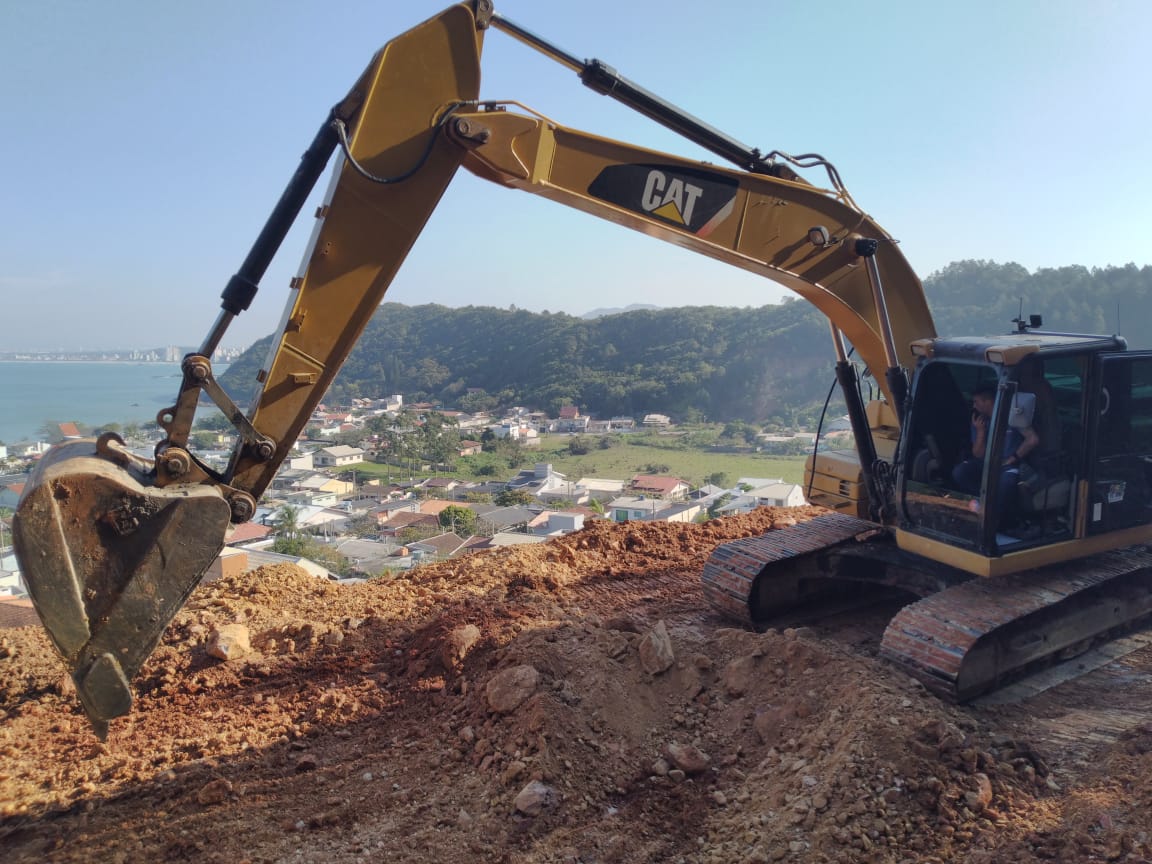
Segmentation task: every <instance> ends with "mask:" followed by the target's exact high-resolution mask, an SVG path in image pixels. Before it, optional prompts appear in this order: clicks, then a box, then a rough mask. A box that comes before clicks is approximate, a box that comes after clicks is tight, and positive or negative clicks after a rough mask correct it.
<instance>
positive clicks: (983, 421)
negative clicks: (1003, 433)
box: [972, 414, 988, 433]
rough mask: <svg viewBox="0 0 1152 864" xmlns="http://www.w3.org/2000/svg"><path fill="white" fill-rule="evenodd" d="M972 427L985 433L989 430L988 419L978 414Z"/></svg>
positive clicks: (973, 420) (973, 419)
mask: <svg viewBox="0 0 1152 864" xmlns="http://www.w3.org/2000/svg"><path fill="white" fill-rule="evenodd" d="M972 425H973V426H975V427H976V431H977V432H980V433H983V432H984V431H985V430H986V429H987V428H988V418H987V417H985V416H984V415H983V414H977V415H976V416H975V417H973V418H972Z"/></svg>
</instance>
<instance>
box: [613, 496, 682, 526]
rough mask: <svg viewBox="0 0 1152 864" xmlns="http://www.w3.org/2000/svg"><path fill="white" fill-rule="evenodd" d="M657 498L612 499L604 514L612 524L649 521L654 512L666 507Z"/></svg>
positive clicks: (630, 497) (664, 503) (626, 497)
mask: <svg viewBox="0 0 1152 864" xmlns="http://www.w3.org/2000/svg"><path fill="white" fill-rule="evenodd" d="M667 506H668V505H667V503H666V502H664V501H661V500H660V499H659V498H647V497H639V498H637V497H632V496H628V495H625V496H623V497H621V498H613V499H612V500H611V501H610V502H609V503H608V506H607V507H606V508H605V514H606V515H607V516H608V518H609V519H611V520H612V521H613V522H634V521H639V520H643V519H651V518H652V516H653V514H655V513H656V511H658V510H660V509H662V508H664V507H667Z"/></svg>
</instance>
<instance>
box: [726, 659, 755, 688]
mask: <svg viewBox="0 0 1152 864" xmlns="http://www.w3.org/2000/svg"><path fill="white" fill-rule="evenodd" d="M755 675H756V658H755V657H753V656H751V655H748V656H746V657H738V658H737V659H735V660H733V661H732V662H731V663H729V664H728V665H727V666H725V667H724V672H723V673H722V674H721V676H720V680H721V681H722V682H723V684H724V688H725V689H726V690H727V691H728V695H729V696H743V695H744V694H745V693H747V692H748V691H749V690H750V689H751V687H752V683H753V681H754V680H755Z"/></svg>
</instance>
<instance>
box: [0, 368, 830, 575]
mask: <svg viewBox="0 0 1152 864" xmlns="http://www.w3.org/2000/svg"><path fill="white" fill-rule="evenodd" d="M139 353H140V354H146V353H147V352H139ZM110 359H111V358H110ZM125 359H128V358H125ZM729 425H730V426H732V428H731V429H728V428H724V429H719V428H718V429H716V430H714V433H713V434H714V435H715V436H716V441H715V442H714V443H716V444H718V445H723V446H722V449H723V448H735V447H737V446H739V447H740V448H741V449H746V450H747V451H748V452H760V451H761V450H763V449H764V448H766V447H769V446H770V445H773V444H776V445H779V444H783V443H786V444H788V445H789V446H791V447H800V448H803V449H807V448H808V447H810V446H811V443H812V439H813V438H814V437H815V436H814V435H813V434H811V433H798V434H795V435H791V436H787V437H788V440H787V441H786V442H784V441H782V440H776V439H779V438H780V437H781V436H771V435H767V434H766V433H763V432H761V431H760V430H758V429H756V428H754V427H749V426H747V425H746V424H729ZM226 426H227V424H226V422H225V423H224V425H223V426H221V425H220V424H216V423H212V424H208V425H204V424H201V425H198V428H197V430H196V431H194V432H193V433H192V440H191V441H190V443H191V444H192V446H193V447H194V449H195V450H196V451H197V454H198V456H199V458H200V459H202V460H203V462H204V464H206V465H208V466H209V467H211V468H213V469H215V470H224V469H225V467H226V465H227V464H228V461H229V458H230V456H231V446H230V445H231V435H230V434H229V433H230V430H229V429H227V428H225V427H226ZM94 431H95V430H87V429H82V428H80V427H79V426H78V425H77V424H76V423H72V422H66V423H61V424H60V425H59V429H58V430H55V434H54V435H53V436H52V437H53V439H54V440H58V441H60V440H67V439H72V438H79V437H82V436H84V435H85V434H91V433H92V432H94ZM116 431H117V432H118V433H123V436H124V438H125V439H127V441H128V444H129V446H131V447H133V448H134V449H136V451H137V452H138V453H139V454H140V455H141V457H142V458H147V457H148V456H149V455H150V454H151V452H152V445H151V442H150V441H149V440H147V439H148V437H149V434H148V433H149V432H153V433H154V432H155V431H157V430H150V429H147V428H142V427H131V428H128V427H124V428H120V427H117V430H116ZM684 434H686V433H684V432H683V431H679V430H677V429H676V428H675V425H674V424H673V422H672V419H671V418H670V417H668V416H666V415H663V414H647V415H643V416H642V417H637V418H632V417H611V418H608V419H595V418H593V417H590V416H588V415H586V414H583V413H582V412H581V411H580V410H579V409H578V408H577V407H576V406H573V405H569V406H565V407H564V408H562V409H561V410H560V412H559V416H557V417H550V416H548V415H546V414H544V413H542V412H537V411H530V410H528V409H526V408H522V407H521V408H511V409H508V410H506V411H504V412H500V413H495V414H490V413H487V412H477V413H465V412H461V411H452V410H444V409H443V408H440V407H439V406H435V405H432V404H429V403H423V402H417V403H409V402H405V400H404V397H403V396H401V395H393V396H389V397H383V398H358V399H353V400H351V402H350V404H347V405H343V406H335V405H320V406H318V408H317V409H316V410H315V412H314V413H313V414H312V416H311V417H310V419H309V422H308V423H307V424H306V426H305V428H304V430H303V432H302V434H301V435H300V436H299V438H298V440H297V441H296V442H295V446H294V447H293V448H292V450H291V452H290V453H289V454H288V455H287V458H286V459H285V460H284V462H283V464H282V465H281V466H280V469H279V471H277V472H276V475H275V477H274V478H273V479H272V482H271V484H270V486H269V487H268V489H267V490H266V492H265V494H264V496H263V498H262V500H261V501H260V504H259V506H258V508H257V511H256V513H255V514H254V516H253V518H252V519H251V520H250V521H249V522H246V523H244V524H242V525H238V526H236V527H235V528H234V529H233V530H232V531H231V532H230V533H229V537H228V541H227V549H226V550H225V553H224V554H223V556H222V558H221V559H218V561H217V563H216V564H215V565H214V568H215V569H214V571H213V572H214V573H215V575H216V576H220V575H222V574H223V573H229V572H236V571H237V570H239V571H241V572H242V571H244V570H247V569H252V568H255V567H257V566H260V565H262V564H268V563H274V562H277V561H280V562H286V561H291V562H292V563H296V564H298V565H299V566H302V567H304V568H305V569H307V570H309V571H310V572H314V573H315V574H316V575H318V576H323V577H326V578H330V579H341V580H344V579H357V580H358V579H366V578H376V577H379V576H386V575H394V574H396V573H397V572H399V571H403V570H407V569H409V568H411V567H413V566H417V565H419V564H421V563H427V562H431V561H437V560H444V559H445V558H452V557H456V556H459V555H467V554H472V553H474V552H478V551H481V550H484V549H492V548H495V547H499V546H508V545H519V544H524V543H542V542H545V541H547V540H548V539H549V538H552V537H556V536H560V535H563V534H567V533H571V532H573V531H578V530H580V529H581V528H582V527H583V526H584V525H585V524H586V523H587V522H589V521H593V520H597V519H606V520H610V521H614V522H628V521H645V522H699V521H705V520H707V519H710V518H716V517H719V516H727V515H733V514H737V513H746V512H749V511H751V510H754V509H756V508H757V507H764V506H771V507H795V506H801V505H804V504H805V503H806V499H805V495H804V490H803V489H802V488H801V487H800V486H799V485H797V484H796V483H791V482H787V481H785V480H784V479H783V478H782V477H780V476H775V477H772V476H767V477H765V476H762V475H761V476H739V475H736V476H729V475H728V474H727V473H726V472H724V471H720V470H715V469H711V473H709V474H707V475H705V474H704V473H703V472H704V471H705V470H707V469H703V468H697V469H695V473H697V475H698V476H697V477H696V479H695V480H694V481H693V480H689V479H687V475H685V474H682V475H681V476H677V474H676V473H675V471H674V470H673V469H672V468H671V466H669V465H667V464H662V463H660V462H658V461H656V459H655V458H654V457H662V458H664V459H668V460H671V459H672V458H673V454H674V452H675V451H673V450H670V449H666V448H665V447H661V446H658V445H659V444H660V443H661V442H671V441H673V440H675V439H677V438H679V437H680V436H682V435H684ZM696 434H697V435H699V434H701V433H700V432H699V431H697V432H696ZM152 437H154V435H153V436H152ZM543 439H548V440H549V441H551V442H553V443H552V447H550V448H545V447H544V446H543ZM641 440H643V441H646V442H647V443H645V444H641V443H640V442H641ZM631 441H636V442H637V444H631V443H629V442H631ZM637 445H640V446H637ZM634 447H636V448H637V449H636V450H635V456H634V457H633V458H632V459H628V460H627V462H628V463H629V464H628V466H627V467H624V466H623V465H621V466H619V467H617V468H616V469H612V468H609V469H608V470H607V471H605V470H604V468H606V467H607V465H608V464H609V463H608V454H609V452H610V451H618V450H624V451H631V450H632V448H634ZM47 449H48V442H46V441H38V442H36V443H35V444H34V445H32V446H31V447H28V448H22V449H20V450H19V452H10V451H9V448H6V447H2V446H0V470H6V471H9V472H11V473H9V474H6V475H5V474H0V595H2V594H4V593H5V592H7V593H10V594H13V595H16V596H21V595H23V594H24V593H25V592H26V587H25V586H24V585H23V584H22V581H21V576H20V573H19V566H18V564H17V562H16V560H15V557H14V556H13V554H12V550H11V547H6V544H5V542H4V539H5V535H6V536H7V537H11V517H12V511H13V510H14V509H15V508H16V506H17V504H18V502H19V500H20V496H21V494H22V493H23V491H24V487H25V484H26V483H27V482H28V481H29V474H28V472H29V471H30V470H31V469H32V468H33V467H34V465H35V462H36V460H37V459H38V458H39V457H40V456H41V455H42V454H43V453H44V452H45V451H46V450H47ZM542 451H544V452H542ZM545 453H548V454H553V455H555V456H556V457H568V456H581V455H583V456H586V457H587V459H588V460H589V462H588V463H587V469H591V470H590V472H589V474H587V475H585V474H583V473H579V474H565V473H561V472H560V471H557V470H556V469H555V467H554V466H553V464H552V462H551V461H550V457H549V455H545ZM593 454H599V455H595V456H594V455H593ZM713 458H716V459H717V461H719V459H718V458H717V457H713ZM592 459H596V461H597V463H599V465H600V467H599V468H596V467H594V464H593V463H592V462H591V460H592ZM633 459H634V460H635V461H633ZM585 465H586V463H584V462H581V461H579V460H577V461H575V462H573V463H572V466H573V470H575V471H579V472H583V471H585V470H587V469H586V467H585ZM591 471H595V472H596V473H595V474H592V473H591ZM209 578H211V576H210V577H209Z"/></svg>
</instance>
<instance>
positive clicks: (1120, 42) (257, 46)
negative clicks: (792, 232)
mask: <svg viewBox="0 0 1152 864" xmlns="http://www.w3.org/2000/svg"><path fill="white" fill-rule="evenodd" d="M444 5H447V4H444V3H440V2H436V0H410V2H397V0H391V2H390V0H374V2H362V0H341V2H339V3H320V2H310V3H304V2H296V0H278V2H271V0H250V2H236V0H229V2H220V0H204V2H200V3H176V4H173V3H156V2H152V0H149V2H143V0H118V2H114V3H107V4H102V3H92V2H88V0H83V2H80V0H39V2H22V3H21V2H12V3H6V4H4V5H3V9H0V69H2V70H3V74H0V116H2V117H3V118H4V134H3V135H2V136H0V164H2V165H3V166H4V168H3V177H4V183H3V191H4V194H3V197H2V201H3V206H2V207H0V304H2V306H0V310H2V311H0V322H2V323H3V325H4V326H3V327H2V328H0V333H2V334H3V343H2V345H0V350H22V349H50V348H57V347H63V348H69V347H75V348H78V347H81V346H83V347H87V348H101V347H104V348H114V347H129V346H141V347H143V346H152V345H159V344H182V345H195V344H198V343H199V342H200V341H201V340H202V338H203V337H204V335H205V333H206V332H207V331H208V329H209V328H210V326H211V324H212V322H213V321H214V320H215V317H216V313H217V310H218V308H219V293H220V289H221V287H222V286H223V285H224V283H225V282H226V280H227V278H228V277H229V275H231V274H232V273H233V272H234V271H235V269H236V267H237V266H238V264H239V262H240V261H241V260H242V258H243V256H244V255H245V253H246V252H247V250H248V247H249V245H250V244H251V242H252V240H253V238H254V237H255V235H256V233H257V231H258V230H259V228H260V226H261V225H262V224H263V221H264V219H265V217H266V216H267V214H268V212H269V210H270V208H271V207H272V205H273V203H274V202H275V200H276V198H277V197H278V196H279V194H280V191H281V190H282V188H283V186H284V183H285V182H286V181H287V179H288V177H289V176H290V174H291V172H292V171H293V170H294V168H295V166H296V163H297V160H298V158H299V156H300V153H301V152H302V151H303V149H304V147H305V146H306V144H307V143H308V141H309V140H310V139H311V136H312V135H313V133H314V132H315V130H316V128H317V127H318V125H319V123H320V122H321V120H322V119H323V117H324V115H325V112H326V111H327V110H328V108H329V106H330V105H331V104H332V103H333V102H334V101H336V100H337V99H338V98H339V97H340V96H342V95H343V94H344V93H345V92H346V90H347V89H348V87H349V86H350V84H351V83H352V82H353V81H354V79H355V78H356V76H357V75H358V74H359V72H360V70H361V69H362V68H363V66H364V65H365V64H366V63H367V62H368V60H369V59H370V57H371V55H372V53H373V52H374V51H375V50H376V48H377V47H378V46H379V45H380V44H382V43H383V42H385V41H387V39H388V38H390V37H391V36H393V35H395V34H397V33H400V32H402V31H403V30H405V29H407V28H408V27H410V26H412V25H413V24H415V23H417V22H419V21H421V20H423V19H424V18H427V17H429V16H430V15H432V14H434V13H436V12H437V11H439V10H440V9H441V8H443V6H444ZM497 10H498V11H500V12H501V13H502V14H504V15H505V16H506V17H508V18H510V19H512V20H514V21H516V22H517V23H519V24H521V25H522V26H524V27H527V28H528V29H530V30H532V31H534V32H536V33H539V34H540V35H542V36H545V37H547V38H548V39H550V40H551V41H553V42H554V43H556V44H558V45H560V46H561V47H562V48H564V49H565V50H566V51H568V52H570V53H571V54H574V55H577V56H579V57H598V58H600V59H602V60H604V61H606V62H608V63H610V64H612V65H614V66H615V67H616V68H617V69H618V70H619V71H620V72H621V74H624V75H626V76H628V77H629V78H631V79H632V80H634V81H636V82H638V83H639V84H641V85H643V86H645V87H647V88H648V89H650V90H652V91H654V92H656V93H658V94H660V95H661V96H663V97H664V98H665V99H667V100H669V101H671V102H673V103H675V104H677V105H679V106H680V107H682V108H683V109H685V110H687V111H690V112H692V113H694V114H696V115H697V116H698V117H700V118H701V119H703V120H705V121H707V122H709V123H711V124H712V125H714V126H716V127H718V128H720V129H722V130H724V131H726V132H727V133H729V134H730V135H732V136H733V137H735V138H737V139H739V140H741V141H743V142H745V143H747V144H749V145H751V146H756V147H759V148H760V149H761V150H765V151H767V150H771V149H781V150H785V151H789V152H794V153H795V152H810V151H816V152H819V153H822V154H823V155H824V156H826V157H827V158H829V159H831V160H832V161H833V162H834V163H835V164H836V165H837V167H838V168H839V169H840V172H841V175H842V176H843V178H844V181H845V182H846V184H847V186H848V188H849V190H850V191H851V192H852V193H853V195H854V197H855V198H856V200H857V202H859V203H860V205H861V206H862V207H864V208H865V209H867V210H868V211H869V212H870V213H871V214H872V215H873V216H874V217H875V218H876V219H877V220H878V221H879V222H880V223H881V224H882V225H884V227H885V228H887V229H888V230H889V231H890V232H891V233H892V234H894V235H895V236H896V237H898V238H899V239H900V240H901V242H902V244H903V245H902V248H903V250H904V253H905V255H907V257H908V258H909V260H910V261H911V262H912V265H913V266H914V267H915V268H916V269H917V271H918V272H919V273H920V274H921V276H927V275H929V274H930V273H932V272H933V271H935V270H938V269H940V268H942V267H944V266H946V265H947V264H948V263H949V262H952V261H956V260H961V259H966V258H980V259H989V260H994V261H1000V262H1006V261H1016V262H1018V263H1020V264H1023V265H1024V266H1025V267H1027V268H1029V269H1030V270H1033V269H1036V268H1039V267H1058V266H1063V265H1068V264H1084V265H1088V266H1106V265H1110V264H1116V265H1122V264H1126V263H1129V262H1134V263H1136V264H1138V265H1145V264H1149V263H1152V243H1150V242H1149V234H1150V233H1152V222H1150V220H1149V218H1148V215H1147V212H1148V211H1147V209H1146V202H1148V201H1149V200H1152V167H1150V165H1149V159H1148V152H1149V146H1150V143H1149V142H1150V141H1152V110H1150V108H1152V99H1150V91H1152V59H1150V57H1152V52H1150V51H1149V49H1148V46H1147V39H1148V34H1149V33H1152V3H1149V2H1146V0H1099V2H1096V3H1092V4H1089V3H1084V2H1079V0H1078V2H1071V0H1046V2H1041V0H1015V2H1012V0H1009V2H983V0H978V2H970V3H962V4H957V3H947V4H946V3H931V2H927V3H926V2H923V0H892V2H881V3H872V4H862V3H858V2H843V0H826V2H821V3H798V2H786V0H776V2H768V0H756V2H745V0H711V2H708V3H698V2H692V3H689V2H686V0H663V2H656V0H633V2H621V0H585V2H582V3H559V2H549V3H542V2H529V0H506V2H503V3H501V2H499V0H497ZM485 61H486V65H485V79H484V85H483V88H482V95H483V96H486V97H491V98H509V99H517V100H519V101H522V102H525V103H527V104H528V105H531V106H532V107H534V108H536V109H538V110H540V111H541V112H543V113H545V114H546V115H548V116H550V117H552V118H554V119H555V120H557V121H558V122H560V123H563V124H565V125H568V126H573V127H576V128H581V129H586V130H588V131H591V132H594V133H596V134H600V135H606V136H609V137H614V138H620V139H623V140H627V141H632V142H635V143H637V144H641V145H644V146H649V147H655V148H658V149H661V150H666V151H670V152H676V153H682V154H684V155H687V156H690V157H697V158H709V159H713V160H714V157H710V156H706V155H705V154H703V153H702V152H700V151H698V150H696V149H694V148H693V147H691V146H690V145H687V144H686V143H682V142H681V140H680V139H678V138H676V137H675V136H673V135H672V133H669V132H666V131H664V130H663V129H661V128H659V127H657V126H655V125H653V124H652V123H651V122H650V121H647V120H645V119H643V118H641V117H639V116H636V115H633V114H631V112H629V111H628V110H627V109H625V108H624V107H622V106H619V105H617V104H616V103H614V102H612V101H611V100H609V99H607V98H605V97H602V96H598V95H596V94H595V93H593V92H591V91H590V90H587V89H586V88H584V87H583V86H582V85H581V84H580V83H579V81H578V80H577V79H576V77H575V75H574V74H573V73H571V72H569V71H568V70H566V69H564V68H562V67H560V66H558V65H556V64H554V63H553V62H552V61H550V60H548V59H546V58H545V57H543V56H541V55H539V54H537V53H536V52H534V51H531V50H530V49H528V48H527V47H525V46H523V45H521V44H519V43H518V42H515V41H514V40H512V39H511V38H509V37H507V36H505V35H504V34H502V33H498V32H493V33H491V34H490V35H489V37H488V39H487V41H486V50H485ZM813 179H814V180H818V179H819V178H816V177H813ZM322 185H323V184H322ZM306 212H307V213H310V212H311V207H309V208H306ZM311 221H312V220H311V218H307V219H305V222H306V223H308V224H306V225H304V226H302V227H300V228H298V229H295V230H294V231H293V233H292V235H291V236H290V237H289V239H288V241H287V242H286V244H285V247H284V250H283V251H282V253H281V255H280V256H279V257H278V258H277V260H276V262H275V263H274V264H273V267H272V268H271V270H270V271H269V273H268V276H267V277H266V278H265V280H264V282H263V288H262V291H261V294H260V296H259V297H258V298H257V300H256V303H255V304H254V306H253V308H252V309H251V310H250V311H249V312H248V313H246V314H245V315H243V316H241V317H240V319H238V321H237V322H236V323H235V324H234V325H233V327H232V329H231V330H230V331H229V333H228V335H227V336H226V337H225V340H224V343H225V344H226V345H236V346H242V345H246V344H248V343H250V342H251V341H253V340H254V339H256V338H258V337H259V336H262V335H264V334H266V333H269V332H271V331H272V330H273V329H274V328H275V327H276V325H277V322H278V321H279V318H280V312H281V309H282V306H283V304H284V302H285V298H286V296H287V288H286V286H287V282H288V279H289V278H290V277H291V275H292V274H293V273H294V272H295V270H296V268H297V266H298V264H299V259H300V256H301V253H302V249H303V246H304V243H305V241H306V237H307V232H308V230H309V229H310V227H311V225H310V223H311ZM783 293H784V292H783V290H782V289H779V288H777V287H776V286H775V285H774V284H773V283H770V282H767V281H765V280H763V279H761V278H758V277H755V276H752V275H750V274H746V273H743V272H737V271H736V270H734V269H732V268H728V267H725V266H723V265H720V264H717V263H716V262H712V261H709V260H705V259H702V258H699V257H698V256H694V255H692V254H690V253H687V252H683V251H681V250H679V249H676V248H673V247H670V246H667V245H666V244H663V243H660V242H659V241H655V240H652V239H649V238H647V237H643V236H640V235H635V234H632V233H631V232H628V231H625V230H623V229H620V228H617V227H615V226H612V225H608V224H606V223H601V222H600V221H599V220H596V219H593V218H591V217H589V216H586V215H583V214H580V213H576V212H573V211H569V210H567V209H565V208H563V207H560V206H558V205H555V204H552V203H550V202H547V201H543V200H537V199H536V198H534V197H533V196H530V195H524V194H522V193H517V192H509V191H506V190H502V189H498V188H496V187H493V186H490V185H488V184H485V183H484V182H482V181H479V180H476V179H474V178H472V177H471V176H470V175H466V174H464V173H461V174H460V175H458V177H457V179H456V180H455V181H454V184H453V187H452V188H451V189H450V190H449V193H448V195H447V196H446V197H445V199H444V202H443V204H442V205H441V207H440V209H439V210H438V211H437V212H436V213H435V214H434V215H433V218H432V221H431V222H430V224H429V227H428V228H427V230H426V232H425V234H424V236H423V237H422V238H421V240H420V241H419V243H418V244H417V247H416V249H415V250H414V252H413V253H412V255H411V256H410V258H409V260H408V262H407V264H406V265H405V268H404V269H403V270H402V271H401V274H400V276H399V277H398V278H397V281H396V282H395V284H394V285H393V288H392V290H391V291H390V293H389V295H388V299H391V300H395V301H399V302H403V303H409V304H417V303H424V302H436V303H442V304H445V305H449V306H462V305H468V304H477V305H494V306H508V305H510V304H515V305H516V306H519V307H521V308H526V309H532V310H543V309H548V310H551V311H566V312H572V313H574V314H580V313H583V312H585V311H588V310H590V309H594V308H597V307H618V306H624V305H626V304H628V303H651V304H656V305H661V306H678V305H694V304H703V303H713V304H724V305H735V306H758V305H763V304H765V303H770V302H776V301H777V300H778V299H779V298H780V297H781V296H782V295H783ZM1029 299H1032V298H1029ZM1037 299H1040V298H1037Z"/></svg>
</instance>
